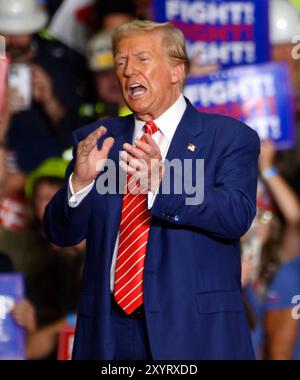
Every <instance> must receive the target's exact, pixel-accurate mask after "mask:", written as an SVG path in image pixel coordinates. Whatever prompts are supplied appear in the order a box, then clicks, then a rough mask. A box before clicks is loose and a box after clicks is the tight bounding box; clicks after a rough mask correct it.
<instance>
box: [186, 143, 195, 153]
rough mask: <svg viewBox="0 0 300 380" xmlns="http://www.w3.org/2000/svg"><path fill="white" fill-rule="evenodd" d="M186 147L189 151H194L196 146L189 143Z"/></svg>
mask: <svg viewBox="0 0 300 380" xmlns="http://www.w3.org/2000/svg"><path fill="white" fill-rule="evenodd" d="M187 148H188V150H189V151H190V152H195V150H196V146H195V145H194V144H189V145H188V147H187Z"/></svg>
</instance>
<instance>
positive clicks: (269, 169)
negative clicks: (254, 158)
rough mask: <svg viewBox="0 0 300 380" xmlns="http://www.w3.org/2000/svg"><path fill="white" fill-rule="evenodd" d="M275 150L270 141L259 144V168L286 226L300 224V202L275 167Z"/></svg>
mask: <svg viewBox="0 0 300 380" xmlns="http://www.w3.org/2000/svg"><path fill="white" fill-rule="evenodd" d="M275 158H276V150H275V146H274V143H273V142H272V141H271V140H265V141H263V142H262V143H261V152H260V156H259V168H260V172H261V175H262V177H263V179H264V181H265V183H266V184H267V186H268V189H269V191H270V193H271V195H272V197H273V199H274V201H275V203H276V205H277V207H278V209H279V210H280V212H281V213H282V215H283V217H284V219H285V221H286V222H287V223H288V224H297V223H299V222H300V202H299V199H298V197H297V195H296V194H295V193H294V191H293V190H292V189H291V187H290V186H289V185H288V183H287V182H286V180H285V179H284V178H283V177H282V175H280V172H279V170H278V168H277V167H276V166H275Z"/></svg>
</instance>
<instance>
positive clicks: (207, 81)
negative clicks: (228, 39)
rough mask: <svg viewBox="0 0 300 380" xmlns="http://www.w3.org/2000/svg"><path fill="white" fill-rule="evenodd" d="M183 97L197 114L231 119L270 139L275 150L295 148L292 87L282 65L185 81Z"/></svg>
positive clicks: (246, 67)
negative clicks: (241, 122)
mask: <svg viewBox="0 0 300 380" xmlns="http://www.w3.org/2000/svg"><path fill="white" fill-rule="evenodd" d="M184 93H185V96H186V97H187V98H188V99H189V100H190V101H191V102H192V103H193V104H194V106H195V107H197V108H198V109H199V110H200V111H203V112H210V113H218V114H222V115H228V116H232V117H234V118H236V119H239V120H242V121H244V122H245V123H246V124H248V125H249V126H250V127H252V128H253V129H254V130H256V131H257V133H258V134H259V136H260V138H261V139H262V140H264V139H266V138H270V139H272V140H273V141H274V142H275V144H276V147H277V149H289V148H291V147H293V146H294V144H295V113H294V109H293V103H294V99H293V93H292V84H291V79H290V74H289V68H288V65H287V64H286V63H269V64H261V65H250V66H241V67H237V68H232V69H228V70H224V71H219V72H217V73H215V74H212V75H210V76H206V77H201V78H189V79H188V81H187V83H186V87H185V90H184Z"/></svg>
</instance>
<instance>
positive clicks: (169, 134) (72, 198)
mask: <svg viewBox="0 0 300 380" xmlns="http://www.w3.org/2000/svg"><path fill="white" fill-rule="evenodd" d="M185 109H186V102H185V99H184V97H183V95H182V94H181V95H180V96H179V98H178V99H177V101H176V102H175V103H174V104H173V105H172V106H171V107H170V108H168V109H167V110H166V111H165V112H164V113H163V114H162V115H161V116H160V117H159V118H158V119H156V120H153V121H154V123H155V124H156V126H157V127H158V131H157V132H156V133H155V134H154V135H153V136H152V138H153V140H154V141H155V142H156V144H157V145H158V147H159V149H160V153H161V157H162V161H164V160H165V158H166V155H167V152H168V150H169V147H170V144H171V141H172V139H173V136H174V133H175V131H176V129H177V126H178V124H179V122H180V120H181V118H182V116H183V114H184V112H185ZM144 124H145V122H144V121H142V120H138V119H136V118H135V119H134V133H133V141H134V140H136V139H138V140H139V139H140V138H141V137H142V135H143V134H144V130H143V126H144ZM72 175H73V174H71V176H70V179H69V206H70V207H72V208H75V207H77V206H78V205H79V204H80V203H81V201H82V200H83V199H84V198H85V197H86V196H87V195H88V193H89V192H90V191H91V190H92V188H93V186H94V184H95V181H93V182H92V183H91V184H90V185H88V186H87V187H85V188H84V189H82V190H80V191H78V192H77V193H74V190H73V187H72ZM155 197H156V194H153V193H151V192H150V191H149V192H148V208H149V209H151V207H152V205H153V203H154V200H155ZM118 245H119V233H118V236H117V240H116V243H115V248H114V253H113V259H112V264H111V272H110V288H111V292H112V293H113V290H114V283H115V268H116V259H117V253H118Z"/></svg>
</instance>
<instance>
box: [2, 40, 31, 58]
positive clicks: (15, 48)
mask: <svg viewBox="0 0 300 380" xmlns="http://www.w3.org/2000/svg"><path fill="white" fill-rule="evenodd" d="M4 37H5V41H6V51H7V53H9V54H10V56H11V59H12V61H13V62H22V61H23V59H24V60H25V59H26V57H27V55H28V54H29V52H30V45H31V41H32V36H31V35H29V34H24V35H19V36H14V35H5V36H4Z"/></svg>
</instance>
